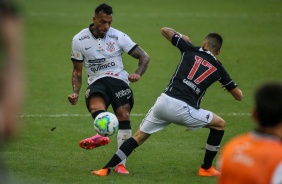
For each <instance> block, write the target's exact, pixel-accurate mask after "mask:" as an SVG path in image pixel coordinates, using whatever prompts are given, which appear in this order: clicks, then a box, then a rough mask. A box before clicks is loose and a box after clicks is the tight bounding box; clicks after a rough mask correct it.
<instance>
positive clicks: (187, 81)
mask: <svg viewBox="0 0 282 184" xmlns="http://www.w3.org/2000/svg"><path fill="white" fill-rule="evenodd" d="M183 83H184V84H186V85H187V86H189V87H190V88H192V89H193V90H194V91H195V93H197V94H199V93H200V92H201V90H200V89H199V88H198V87H197V86H196V85H195V84H194V83H193V82H191V81H189V80H187V79H183Z"/></svg>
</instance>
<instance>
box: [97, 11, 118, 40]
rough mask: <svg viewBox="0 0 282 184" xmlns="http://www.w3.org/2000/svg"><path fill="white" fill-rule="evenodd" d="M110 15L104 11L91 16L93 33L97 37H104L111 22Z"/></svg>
mask: <svg viewBox="0 0 282 184" xmlns="http://www.w3.org/2000/svg"><path fill="white" fill-rule="evenodd" d="M112 19H113V17H112V15H107V14H105V13H104V12H99V14H98V15H95V17H93V23H94V27H93V33H94V35H95V36H96V37H98V38H104V36H105V35H106V33H107V32H108V30H109V28H110V27H111V23H112Z"/></svg>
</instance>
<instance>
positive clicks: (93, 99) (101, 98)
mask: <svg viewBox="0 0 282 184" xmlns="http://www.w3.org/2000/svg"><path fill="white" fill-rule="evenodd" d="M102 80H103V79H100V80H98V81H95V82H94V83H93V84H91V85H90V86H88V88H87V90H86V95H85V101H86V106H87V109H88V111H89V112H90V113H91V116H92V118H93V120H94V119H95V118H96V117H97V116H98V114H100V113H101V112H105V111H106V110H107V108H108V106H109V99H108V97H107V95H106V92H105V91H106V88H105V86H104V84H103V82H102ZM109 142H110V139H109V138H108V137H104V136H101V135H99V134H96V135H95V136H92V137H89V138H86V139H83V140H81V141H80V142H79V145H80V147H81V148H83V149H93V148H96V147H99V146H104V145H107V144H108V143H109Z"/></svg>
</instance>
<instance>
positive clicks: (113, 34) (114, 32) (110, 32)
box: [107, 27, 128, 38]
mask: <svg viewBox="0 0 282 184" xmlns="http://www.w3.org/2000/svg"><path fill="white" fill-rule="evenodd" d="M107 35H108V36H109V37H110V38H116V37H117V38H120V37H124V36H128V35H127V34H126V33H125V32H123V31H120V30H118V29H115V28H113V27H110V29H109V30H108V32H107Z"/></svg>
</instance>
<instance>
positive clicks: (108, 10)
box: [95, 3, 113, 15]
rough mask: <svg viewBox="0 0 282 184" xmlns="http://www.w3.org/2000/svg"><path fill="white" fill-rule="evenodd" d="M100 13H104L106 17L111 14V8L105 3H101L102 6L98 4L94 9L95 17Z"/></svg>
mask: <svg viewBox="0 0 282 184" xmlns="http://www.w3.org/2000/svg"><path fill="white" fill-rule="evenodd" d="M100 11H102V12H104V13H105V14H107V15H111V14H113V8H112V7H111V6H110V5H108V4H106V3H102V4H100V5H99V6H97V7H96V9H95V15H97V14H98V13H99V12H100Z"/></svg>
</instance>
